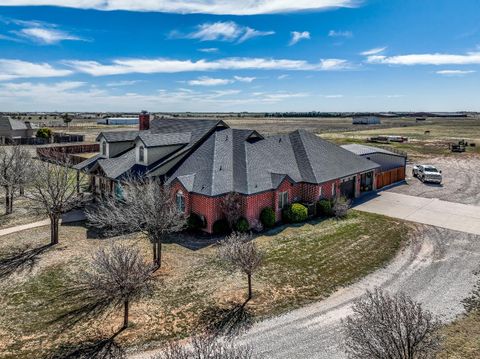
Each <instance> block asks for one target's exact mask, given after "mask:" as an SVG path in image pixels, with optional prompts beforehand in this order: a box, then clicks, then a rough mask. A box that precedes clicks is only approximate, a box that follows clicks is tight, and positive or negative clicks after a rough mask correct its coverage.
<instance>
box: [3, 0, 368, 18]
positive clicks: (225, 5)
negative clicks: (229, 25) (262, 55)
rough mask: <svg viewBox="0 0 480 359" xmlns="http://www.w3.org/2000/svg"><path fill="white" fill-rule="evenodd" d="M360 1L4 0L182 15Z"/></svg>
mask: <svg viewBox="0 0 480 359" xmlns="http://www.w3.org/2000/svg"><path fill="white" fill-rule="evenodd" d="M359 3H361V1H359V0H249V1H248V2H247V3H246V4H245V2H243V1H231V0H157V1H155V0H146V1H138V0H2V1H1V4H2V5H6V6H25V5H31V6H38V5H52V6H63V7H73V8H78V9H97V10H128V11H152V12H153V11H155V12H167V13H181V14H194V13H202V14H215V15H258V14H274V13H289V12H296V11H305V10H326V9H329V8H336V7H355V6H357V5H358V4H359Z"/></svg>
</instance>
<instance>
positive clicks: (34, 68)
mask: <svg viewBox="0 0 480 359" xmlns="http://www.w3.org/2000/svg"><path fill="white" fill-rule="evenodd" d="M70 74H72V71H70V70H65V69H57V68H54V67H52V66H51V65H50V64H47V63H32V62H27V61H22V60H10V59H0V81H5V80H13V79H18V78H29V77H61V76H68V75H70Z"/></svg>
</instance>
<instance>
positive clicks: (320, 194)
mask: <svg viewBox="0 0 480 359" xmlns="http://www.w3.org/2000/svg"><path fill="white" fill-rule="evenodd" d="M318 198H319V199H320V198H322V186H319V187H318Z"/></svg>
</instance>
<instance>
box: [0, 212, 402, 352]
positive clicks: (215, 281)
mask: <svg viewBox="0 0 480 359" xmlns="http://www.w3.org/2000/svg"><path fill="white" fill-rule="evenodd" d="M409 228H410V227H409V226H408V225H406V224H404V223H403V222H401V221H397V220H394V219H389V218H386V217H382V216H377V215H372V214H367V213H360V212H355V211H352V212H351V213H350V215H349V216H348V218H347V219H345V220H342V221H337V220H334V219H329V220H323V221H320V220H317V221H314V222H310V223H306V224H303V225H299V226H290V227H282V228H279V229H276V230H274V231H273V232H269V233H267V234H265V235H262V236H259V237H257V238H256V239H255V241H256V242H257V243H258V245H259V246H260V247H261V248H262V249H263V250H264V251H265V253H266V256H265V266H264V267H263V268H262V270H261V271H260V272H259V273H258V274H257V275H255V276H254V279H253V280H254V281H253V285H254V298H253V300H251V301H250V302H249V303H248V304H247V305H246V307H245V308H244V311H243V312H242V321H243V323H247V324H248V323H249V322H251V321H253V320H258V319H260V318H263V317H266V316H269V315H274V314H277V313H280V312H284V311H286V310H289V309H292V308H294V307H298V306H300V305H303V304H305V303H308V302H312V301H315V300H319V299H321V298H324V297H326V296H328V295H329V294H330V293H332V292H333V291H334V290H335V289H337V288H339V287H341V286H344V285H347V284H349V283H352V282H354V281H356V280H358V279H359V278H360V277H362V276H364V275H366V274H367V273H369V272H371V271H373V270H375V269H376V268H378V267H380V266H382V265H384V264H385V263H386V262H388V261H389V260H390V259H391V258H392V257H393V256H394V255H395V253H396V252H397V251H398V249H399V248H400V246H401V245H402V243H403V242H404V241H405V240H406V239H407V238H408V234H409V230H410V229H409ZM48 235H49V233H48V227H42V228H36V229H33V230H28V231H24V232H21V233H18V234H12V235H9V236H5V237H2V238H1V241H0V263H1V260H2V259H3V260H5V259H6V258H11V257H12V256H13V255H17V256H18V255H20V256H21V255H23V254H25V253H31V251H32V250H35V249H36V248H42V247H41V246H42V245H43V244H46V243H48V241H49V238H48ZM60 235H61V238H60V244H59V245H57V246H55V247H46V248H43V249H42V250H41V251H40V252H39V253H38V255H34V256H32V258H30V257H29V260H28V261H27V262H26V263H24V264H23V266H18V267H17V268H15V271H14V272H13V273H10V274H6V275H3V277H1V278H0V308H1V314H0V338H1V339H0V353H2V357H3V358H12V359H13V358H20V359H22V358H32V357H36V358H37V357H42V356H45V355H47V354H48V355H51V354H52V353H56V354H58V355H60V356H64V355H65V354H66V353H69V352H71V351H73V350H75V349H78V348H79V347H82V346H84V345H85V343H94V342H95V341H97V340H100V339H102V338H108V337H110V336H111V335H112V334H113V333H115V331H116V330H117V329H118V328H119V327H120V326H121V320H122V318H121V314H122V313H121V311H120V310H111V311H108V312H105V313H103V314H99V315H95V316H90V319H91V320H80V321H79V322H78V323H76V324H75V325H73V324H72V320H73V319H79V318H81V317H80V315H79V314H80V313H82V310H83V309H85V308H83V307H84V305H85V303H86V301H85V298H84V297H83V294H82V293H78V292H76V291H75V290H74V288H72V281H71V278H72V277H74V276H75V273H76V272H77V271H78V269H79V268H82V267H84V266H86V265H88V260H89V256H90V255H91V253H93V252H94V250H95V249H96V248H98V247H101V246H105V245H107V244H108V241H109V240H102V239H95V238H89V237H90V236H89V232H88V230H87V229H86V228H85V227H84V226H81V225H76V226H64V227H62V228H61V232H60ZM115 240H123V241H125V242H126V243H128V244H130V245H132V246H138V247H139V248H141V249H142V252H143V253H144V254H145V257H146V259H148V260H150V245H149V243H148V242H147V241H146V240H145V239H144V238H142V237H141V236H138V235H130V236H125V237H120V238H116V239H115ZM164 253H165V255H164V266H163V267H162V269H161V270H159V271H158V272H157V273H156V275H155V280H156V288H155V291H154V293H153V295H152V296H151V297H149V298H146V299H144V300H142V301H140V302H137V303H133V304H132V307H131V323H132V326H131V328H129V329H128V330H126V331H124V332H122V333H121V334H119V335H118V336H117V337H116V339H115V340H116V342H118V343H119V344H120V345H122V346H124V347H127V348H130V349H133V348H148V347H151V346H155V345H158V344H159V343H161V342H163V341H165V340H168V339H171V338H182V337H186V336H188V335H189V334H192V333H193V332H195V331H198V330H203V329H205V328H212V327H216V328H218V327H219V326H221V325H225V323H226V322H225V321H222V319H225V318H226V316H228V315H229V314H230V313H231V310H232V308H236V307H238V306H239V305H240V304H242V303H243V301H244V298H245V295H246V278H245V277H244V276H242V275H241V274H239V273H232V272H231V271H229V269H228V268H227V267H225V265H224V264H223V263H221V262H220V261H219V260H218V258H217V255H216V248H215V246H207V247H205V248H202V249H199V250H191V249H188V248H186V247H184V246H182V245H179V244H167V245H164ZM72 311H76V312H75V315H73V316H71V314H72ZM229 324H231V323H229Z"/></svg>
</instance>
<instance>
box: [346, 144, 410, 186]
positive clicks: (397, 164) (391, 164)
mask: <svg viewBox="0 0 480 359" xmlns="http://www.w3.org/2000/svg"><path fill="white" fill-rule="evenodd" d="M342 147H343V148H344V149H346V150H348V151H350V152H353V153H355V154H356V155H359V156H362V157H365V158H366V159H368V160H371V161H373V162H375V163H378V164H379V165H380V169H379V172H377V174H376V180H375V185H376V188H377V189H380V188H382V187H385V186H388V185H391V184H393V183H396V182H401V181H404V180H405V173H406V171H405V168H406V165H407V154H406V153H403V152H401V151H397V150H394V149H389V150H387V149H385V148H379V147H373V146H365V145H360V144H351V145H344V146H342ZM366 180H368V179H366Z"/></svg>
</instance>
